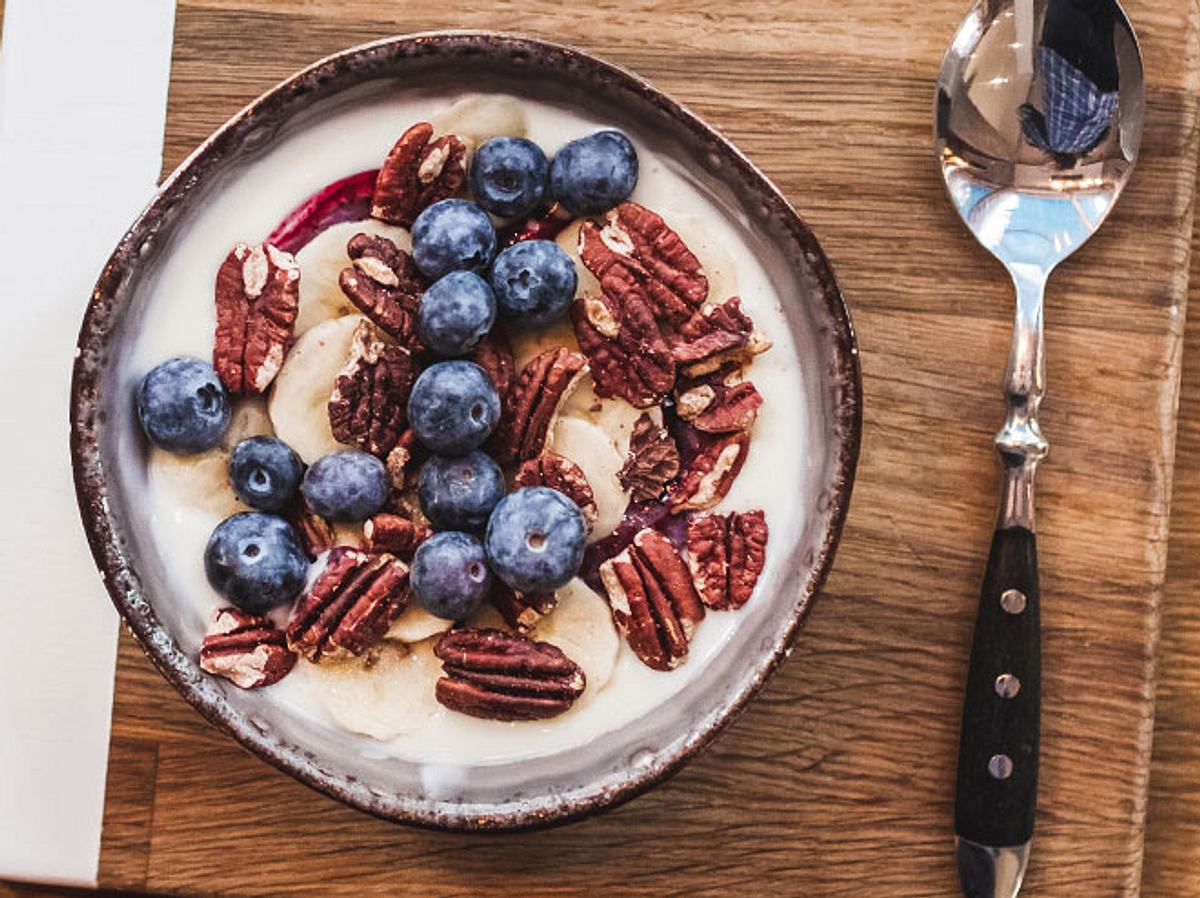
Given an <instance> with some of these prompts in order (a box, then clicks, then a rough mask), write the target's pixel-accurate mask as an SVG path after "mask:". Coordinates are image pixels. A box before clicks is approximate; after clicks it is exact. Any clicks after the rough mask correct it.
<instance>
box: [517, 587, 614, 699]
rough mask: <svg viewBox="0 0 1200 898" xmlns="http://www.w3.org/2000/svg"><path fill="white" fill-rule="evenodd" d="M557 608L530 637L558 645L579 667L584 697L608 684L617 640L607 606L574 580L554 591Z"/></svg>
mask: <svg viewBox="0 0 1200 898" xmlns="http://www.w3.org/2000/svg"><path fill="white" fill-rule="evenodd" d="M557 595H558V606H557V607H556V608H555V609H554V611H553V612H552V613H551V614H549V615H548V616H546V617H544V618H542V619H541V620H540V621H539V622H538V625H537V627H535V628H534V632H533V638H534V639H538V640H542V641H544V642H549V643H551V644H552V645H556V646H558V647H559V648H560V649H562V650H563V652H565V653H566V656H567V657H568V658H570V659H571V660H572V661H574V662H575V663H576V664H578V665H579V666H580V667H582V668H583V672H584V674H585V675H586V676H587V689H586V691H585V693H584V694H585V696H588V695H595V694H596V693H597V692H599V691H600V690H601V689H603V688H604V686H605V685H606V684H607V683H608V680H609V678H610V677H611V676H612V672H613V667H614V666H615V665H616V663H617V653H618V651H619V650H620V648H621V640H620V638H619V637H618V636H617V629H616V627H614V626H613V622H612V613H611V612H610V611H609V608H608V603H607V602H606V601H604V599H602V598H600V596H598V595H596V593H595V592H593V591H592V589H591V587H589V586H588V585H587V584H586V583H584V582H583V581H582V580H580V579H579V578H578V577H576V578H575V579H574V580H572V581H571V582H570V583H568V584H567V585H566V586H564V587H563V588H562V589H560V590H559V591H558V594H557Z"/></svg>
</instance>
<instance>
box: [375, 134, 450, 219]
mask: <svg viewBox="0 0 1200 898" xmlns="http://www.w3.org/2000/svg"><path fill="white" fill-rule="evenodd" d="M432 138H433V126H432V125H431V124H429V123H428V122H418V123H417V124H415V125H413V126H412V127H411V128H409V129H408V130H407V131H405V132H404V134H402V135H401V136H400V139H399V140H397V141H396V143H395V145H394V146H393V147H392V149H391V151H390V152H389V153H388V155H387V158H386V159H385V160H384V161H383V167H382V168H380V169H379V177H378V178H377V179H376V181H375V196H374V200H373V202H372V205H371V215H372V216H374V217H375V218H381V219H383V220H384V221H389V222H391V223H392V224H398V225H402V226H403V227H406V228H407V227H411V226H412V223H413V222H414V221H415V220H416V218H417V216H418V215H419V214H420V213H421V212H422V211H423V210H425V209H426V208H428V207H429V206H432V205H433V204H434V203H436V202H438V201H439V200H444V199H445V198H446V197H448V196H453V195H454V194H455V193H457V192H458V189H459V188H460V187H461V186H462V183H463V180H464V179H465V178H466V169H465V168H464V163H463V160H464V157H465V156H466V148H465V147H464V146H463V143H462V141H461V140H459V139H458V138H457V137H455V136H454V135H452V134H449V135H446V136H444V137H439V138H437V139H436V140H435V139H432Z"/></svg>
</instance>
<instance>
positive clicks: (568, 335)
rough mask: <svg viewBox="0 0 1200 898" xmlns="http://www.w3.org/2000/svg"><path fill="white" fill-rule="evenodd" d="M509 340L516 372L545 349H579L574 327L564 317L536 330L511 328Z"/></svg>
mask: <svg viewBox="0 0 1200 898" xmlns="http://www.w3.org/2000/svg"><path fill="white" fill-rule="evenodd" d="M509 342H510V343H511V344H512V351H513V363H514V365H515V366H516V370H517V372H518V373H519V372H520V371H521V369H522V368H524V367H525V365H526V364H527V363H528V362H529V360H530V359H532V358H533V357H534V356H538V355H541V354H542V353H543V352H545V351H546V350H547V349H553V348H554V347H556V346H567V347H569V348H570V349H574V350H578V349H579V341H578V340H576V339H575V329H574V328H572V327H571V322H570V321H569V320H568V319H566V318H563V319H561V320H559V321H556V322H554V323H553V324H551V325H550V326H549V327H543V328H537V329H536V330H525V329H523V328H511V329H510V330H509ZM589 383H590V378H589Z"/></svg>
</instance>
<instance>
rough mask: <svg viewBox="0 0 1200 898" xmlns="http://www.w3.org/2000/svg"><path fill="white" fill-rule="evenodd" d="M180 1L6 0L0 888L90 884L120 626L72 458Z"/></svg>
mask: <svg viewBox="0 0 1200 898" xmlns="http://www.w3.org/2000/svg"><path fill="white" fill-rule="evenodd" d="M174 19H175V5H174V2H173V0H6V2H5V9H4V35H3V42H2V44H0V484H2V485H3V488H2V489H0V508H2V509H3V510H2V511H0V633H3V634H4V639H3V649H0V771H2V773H0V878H11V879H30V880H47V881H54V882H64V883H72V884H92V883H94V882H95V880H96V872H97V861H98V858H99V851H100V825H101V819H102V815H103V807H104V782H105V771H106V768H107V754H108V737H109V721H110V714H111V706H112V686H113V672H114V665H115V656H116V641H117V621H116V614H115V612H114V611H113V608H112V606H111V604H110V603H109V600H108V598H107V596H106V595H105V594H104V589H103V587H102V586H101V583H100V579H99V576H98V575H97V573H96V570H95V568H94V566H93V565H92V561H91V556H90V555H89V553H88V550H87V544H86V542H85V540H84V536H83V531H82V528H81V527H80V524H79V517H78V514H77V511H76V506H75V495H74V490H73V488H72V485H71V470H70V461H69V457H68V449H67V435H68V419H67V406H68V389H69V383H70V375H71V363H72V360H73V357H74V348H75V338H76V334H77V332H78V329H79V322H80V319H81V317H82V314H83V309H84V306H85V305H86V303H87V300H88V296H89V294H90V292H91V288H92V285H93V283H94V282H95V279H96V275H97V273H98V271H99V269H100V266H101V265H102V263H103V262H104V260H105V259H106V258H107V256H108V254H109V252H111V250H112V248H113V246H114V245H115V244H116V242H117V240H118V239H119V238H120V235H121V234H122V232H123V231H124V230H125V228H126V227H128V225H129V224H130V222H131V221H132V219H133V217H134V216H135V215H136V214H137V212H138V210H139V209H140V208H141V207H142V206H143V205H145V203H146V201H147V200H148V199H149V197H150V195H151V193H152V191H153V187H154V184H155V181H156V180H157V178H158V173H159V169H160V167H161V165H162V135H163V123H164V120H165V117H166V96H167V83H168V79H169V76H170V65H171V42H172V30H173V26H174Z"/></svg>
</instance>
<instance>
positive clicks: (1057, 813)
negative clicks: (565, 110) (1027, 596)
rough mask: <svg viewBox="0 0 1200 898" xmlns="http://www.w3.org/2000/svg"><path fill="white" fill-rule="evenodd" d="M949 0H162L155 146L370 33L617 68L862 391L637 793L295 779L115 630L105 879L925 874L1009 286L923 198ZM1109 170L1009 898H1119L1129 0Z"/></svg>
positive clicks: (339, 882)
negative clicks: (593, 795) (807, 580)
mask: <svg viewBox="0 0 1200 898" xmlns="http://www.w3.org/2000/svg"><path fill="white" fill-rule="evenodd" d="M964 6H965V4H964V3H963V2H962V0H877V2H872V3H860V4H843V5H842V6H840V7H839V8H838V9H837V10H836V11H834V10H832V9H830V8H829V7H828V6H827V5H826V4H816V3H784V2H769V3H764V2H730V0H722V2H720V3H712V2H704V3H688V4H683V3H679V4H671V5H666V4H663V5H654V4H628V3H626V4H615V3H610V2H591V3H586V4H577V5H571V6H569V7H567V6H563V5H561V4H559V3H557V2H547V0H527V2H522V3H499V2H497V3H492V4H489V5H487V6H486V8H483V7H481V6H480V5H473V6H472V7H471V8H470V9H455V8H453V7H452V5H451V4H445V3H433V2H426V0H419V2H413V0H410V2H404V3H388V4H381V3H379V2H376V0H310V2H295V3H284V2H279V0H272V2H251V0H181V2H180V3H179V10H178V16H177V25H176V27H177V33H176V46H175V66H174V73H173V78H172V85H171V99H170V108H169V115H168V126H167V153H166V167H167V169H170V168H171V167H173V166H174V165H176V164H177V163H178V162H179V161H180V160H181V159H182V158H183V157H184V155H185V154H186V153H187V152H188V151H190V149H191V148H192V147H193V146H194V145H195V144H196V143H197V142H199V141H200V140H201V139H202V138H203V137H204V136H205V135H206V134H207V133H208V132H209V131H210V130H211V129H212V128H214V127H216V126H217V125H219V124H220V123H221V122H222V121H223V120H224V119H225V118H226V117H227V116H228V115H230V114H231V113H232V112H234V111H235V110H236V109H237V108H238V107H240V106H241V105H242V104H243V103H245V102H246V101H247V100H249V99H250V98H252V97H253V96H255V95H256V94H258V93H259V92H260V91H261V90H263V89H264V88H266V87H268V86H270V85H271V84H272V83H274V82H275V81H277V80H279V79H280V78H282V77H284V76H285V75H287V74H288V73H290V72H291V71H292V70H293V69H295V68H298V67H300V66H302V65H304V64H306V63H308V62H310V61H312V60H313V59H315V58H317V57H319V56H322V55H324V54H326V53H329V52H332V51H334V50H337V49H339V48H341V47H344V46H347V45H350V44H354V43H357V42H360V41H364V40H368V39H371V38H376V37H380V36H383V35H387V34H391V33H396V32H403V31H417V30H426V29H430V28H437V27H494V28H504V29H509V30H519V31H523V32H528V33H531V34H534V35H538V36H545V37H549V38H552V39H557V40H563V41H566V42H571V43H576V44H579V45H581V46H583V47H585V48H587V49H589V50H591V51H594V52H597V53H600V54H602V55H605V56H607V57H608V58H610V59H612V60H614V61H616V62H618V63H621V64H624V65H626V66H629V67H631V68H633V69H635V70H636V71H638V72H640V73H641V74H643V75H645V76H647V77H649V78H650V79H651V80H653V81H655V82H656V84H657V85H658V86H659V87H661V88H663V89H665V90H666V91H668V92H670V93H672V94H674V95H675V96H676V97H678V98H679V99H681V100H682V101H684V102H685V103H687V104H689V105H691V106H692V107H693V108H694V109H695V110H696V111H697V112H699V113H700V114H702V115H703V116H705V117H706V118H707V119H708V120H709V121H710V122H712V123H713V124H714V125H716V126H717V127H718V128H720V129H721V130H723V131H724V132H725V133H726V134H727V135H728V136H730V137H731V138H732V139H733V140H734V142H735V143H737V144H738V145H739V146H740V147H741V148H742V149H743V150H744V151H745V152H747V153H748V154H749V155H750V157H751V158H753V159H754V160H755V161H756V162H757V163H758V164H759V165H760V166H761V167H762V168H763V169H764V170H765V171H766V172H767V174H768V175H769V176H770V177H772V178H773V179H775V180H776V181H777V183H779V184H780V185H781V187H782V188H783V189H784V190H785V192H786V193H787V194H788V195H789V196H790V197H791V198H792V200H793V201H794V202H795V204H796V205H797V207H798V208H799V209H800V210H801V212H802V214H803V215H805V217H806V218H807V219H808V221H809V222H810V224H811V225H812V226H813V228H814V229H815V230H816V232H817V234H818V235H819V236H820V238H821V240H822V241H823V243H824V245H825V248H826V250H827V251H828V253H829V255H830V257H831V259H832V261H833V264H834V266H835V268H836V269H837V272H838V274H839V276H840V279H841V282H842V285H843V288H844V290H845V293H846V295H847V298H848V300H849V302H850V305H851V307H852V311H853V314H854V318H855V323H856V325H857V328H858V331H859V335H860V340H861V348H862V359H863V369H864V375H865V384H864V386H865V393H866V396H867V407H866V416H865V424H864V427H865V432H864V443H863V459H862V464H861V467H860V469H859V479H858V487H857V490H856V495H855V500H854V503H853V506H852V510H851V515H850V521H849V524H848V526H847V529H846V533H845V538H844V540H843V544H842V549H841V551H840V553H839V556H838V561H837V565H836V569H835V572H834V575H833V576H832V577H831V579H830V581H829V585H828V587H827V589H826V590H825V593H824V595H823V597H822V598H821V600H820V602H819V603H818V605H817V608H816V610H815V612H814V614H813V616H812V618H811V622H810V624H809V627H808V629H807V630H806V632H805V633H804V634H802V636H801V638H800V641H799V643H798V645H797V650H796V652H795V654H794V655H793V657H792V659H791V661H790V663H788V664H787V665H786V667H785V668H784V670H783V671H782V672H781V673H780V674H779V675H778V676H777V677H776V678H775V679H774V680H773V681H772V683H771V684H770V685H769V687H768V688H767V689H766V690H765V692H764V693H763V695H762V696H761V697H760V698H759V700H758V701H757V702H756V703H755V704H754V705H753V707H752V708H751V709H750V711H749V712H748V713H747V714H746V715H745V716H744V717H743V718H742V719H741V720H740V721H739V722H738V723H737V724H736V725H735V726H733V727H732V728H731V729H730V731H729V732H728V733H727V734H725V735H724V736H723V737H722V738H721V739H720V740H719V741H718V743H717V744H716V746H715V747H714V748H713V749H712V750H711V751H709V752H708V753H707V754H706V755H704V756H703V757H702V758H700V759H698V760H697V761H696V763H694V764H692V765H691V766H689V767H688V768H687V769H686V770H685V771H684V772H683V773H681V774H680V775H679V776H678V777H676V778H675V779H674V780H673V781H671V782H670V783H668V784H666V785H664V786H663V787H661V788H659V789H657V790H655V791H653V792H652V793H650V794H648V795H646V796H644V797H642V798H640V799H638V800H637V801H635V802H633V803H632V804H630V805H628V806H626V807H623V808H621V809H618V810H617V811H615V812H613V813H611V814H607V815H604V816H602V817H600V818H597V819H595V820H591V821H588V822H584V823H580V824H576V825H573V826H570V827H567V828H564V829H558V830H554V831H550V832H545V833H538V834H531V835H519V836H487V837H464V836H451V835H444V834H437V833H428V832H420V831H414V830H408V829H403V828H398V827H395V826H391V825H389V824H385V823H381V822H379V821H375V820H372V819H369V818H366V817H364V816H362V815H360V814H358V813H356V812H354V811H351V810H349V809H347V808H345V807H342V806H340V805H338V804H336V803H334V802H333V801H330V800H328V799H326V798H324V797H321V796H318V795H316V794H315V793H312V792H310V791H309V790H307V789H306V788H305V787H303V786H301V785H299V784H298V783H296V782H294V781H292V780H291V779H289V778H287V777H286V776H284V775H283V774H280V773H278V772H276V771H275V770H274V769H273V768H271V767H269V766H267V765H266V764H264V763H261V762H259V761H258V760H257V759H255V758H253V757H251V756H249V755H247V754H245V753H244V752H243V751H242V750H241V749H239V748H238V747H237V746H236V745H235V744H234V743H233V742H232V741H230V740H228V739H226V738H225V737H224V736H222V735H221V734H219V733H217V732H216V731H214V730H212V729H211V728H210V727H208V726H207V725H206V724H205V723H204V722H203V721H202V720H201V719H200V717H199V716H198V715H196V714H195V713H194V712H193V711H191V709H190V708H189V707H188V706H186V705H185V704H184V703H183V702H182V700H181V699H179V698H178V697H177V696H176V695H175V693H174V692H173V691H172V690H171V689H170V688H169V687H168V686H167V685H166V684H165V683H164V682H163V681H162V680H160V678H159V677H158V675H157V674H156V673H154V671H153V670H152V669H151V667H150V665H149V664H148V663H147V662H146V661H145V660H143V658H142V657H141V655H140V653H139V651H138V649H137V648H136V647H135V646H134V645H133V643H132V642H131V641H129V640H128V639H126V640H125V641H124V642H123V643H122V647H121V656H120V664H119V669H118V674H117V688H116V705H115V709H114V720H113V741H112V755H111V761H110V769H109V784H108V790H109V791H108V801H107V808H106V814H105V826H104V834H103V843H102V854H101V869H100V876H101V882H102V884H103V885H105V886H109V887H119V888H131V889H150V890H156V891H165V892H180V893H189V894H200V893H203V894H228V895H279V894H289V895H296V894H320V895H341V894H346V895H360V894H362V893H363V892H364V890H366V891H368V892H370V891H374V890H378V891H384V890H386V891H387V892H388V893H394V894H402V895H408V894H412V895H429V894H434V895H439V896H445V895H474V896H478V895H492V894H495V895H512V894H519V895H526V896H533V895H576V894H584V893H586V892H594V893H596V894H619V893H629V894H634V893H647V894H673V893H684V892H686V893H689V894H691V895H714V896H716V895H727V894H729V893H730V892H731V891H733V890H734V889H735V888H739V887H742V888H748V889H753V890H754V891H755V892H756V893H758V894H764V895H766V894H779V895H795V894H805V895H809V896H834V895H843V894H844V895H855V896H858V895H862V894H873V895H896V896H901V895H903V896H952V895H956V894H957V886H956V883H955V878H954V873H953V868H952V864H951V855H950V831H951V789H952V784H953V774H954V758H955V746H956V739H957V729H958V715H959V700H960V689H961V683H962V679H963V676H964V671H965V666H966V650H967V645H968V642H969V636H970V629H971V622H972V620H973V617H974V608H975V602H976V595H977V592H978V587H979V579H980V576H981V573H982V569H983V560H984V554H985V552H986V547H987V544H988V539H989V536H990V531H991V527H992V521H993V516H994V502H995V498H994V497H995V492H996V476H995V465H994V461H993V458H992V453H991V448H990V443H991V436H992V433H993V432H994V430H995V429H996V427H997V426H998V424H999V422H1000V420H1001V416H1002V403H1001V399H1000V391H999V386H998V385H999V381H1000V375H1001V372H1002V370H1003V364H1004V359H1005V355H1006V352H1007V344H1008V334H1009V323H1010V315H1011V306H1012V299H1011V292H1010V288H1009V287H1008V286H1007V285H1006V284H1005V282H1004V280H1003V277H1002V272H1001V270H1000V269H999V267H998V266H997V265H996V264H995V263H993V262H992V261H991V260H989V259H988V258H987V257H986V256H985V254H984V253H983V252H982V251H981V250H980V249H979V248H978V247H977V246H976V245H975V244H974V242H973V241H972V239H971V238H970V237H969V236H968V235H967V233H966V232H965V230H963V228H962V227H961V225H960V224H959V223H958V221H957V219H956V217H955V215H954V213H953V212H952V211H951V209H950V207H949V205H948V203H946V202H945V200H944V198H943V196H942V187H941V184H940V179H939V178H938V176H937V174H936V171H935V169H934V166H933V163H932V159H931V154H930V114H931V99H932V96H931V95H932V81H933V78H934V77H935V74H936V71H937V67H938V63H939V61H940V58H941V55H942V52H943V50H944V48H945V45H946V43H947V42H948V41H949V39H950V37H951V35H952V34H953V31H954V28H955V26H956V23H957V21H958V20H959V18H960V17H961V15H962V14H963V11H964ZM1129 11H1130V14H1131V16H1132V18H1133V20H1134V22H1135V25H1136V26H1137V29H1138V32H1139V35H1140V37H1141V40H1142V44H1143V48H1144V51H1145V54H1146V70H1147V89H1148V90H1147V92H1148V107H1149V108H1148V120H1147V127H1146V139H1145V145H1144V150H1143V161H1142V163H1141V165H1140V167H1139V170H1138V172H1137V175H1136V176H1135V179H1134V182H1133V184H1132V186H1131V188H1130V190H1129V191H1128V193H1127V194H1126V196H1125V198H1124V199H1123V200H1122V202H1121V204H1120V206H1119V207H1118V209H1117V211H1116V213H1115V214H1114V215H1113V218H1112V220H1111V222H1110V223H1109V225H1108V226H1106V228H1105V229H1104V231H1103V232H1102V233H1101V234H1100V235H1099V236H1098V237H1097V238H1096V239H1095V240H1094V241H1092V243H1090V244H1089V245H1088V246H1087V247H1086V249H1085V250H1084V251H1083V252H1081V253H1080V254H1079V255H1078V256H1077V257H1075V258H1074V259H1072V260H1071V261H1070V262H1069V263H1068V264H1067V265H1066V266H1065V267H1064V268H1063V270H1062V271H1061V272H1060V273H1059V274H1058V275H1056V276H1055V279H1054V281H1053V284H1052V289H1051V292H1050V298H1049V307H1048V310H1047V325H1048V337H1047V346H1048V351H1049V381H1050V395H1049V397H1048V399H1047V401H1046V405H1045V416H1044V426H1045V430H1046V433H1047V435H1048V437H1049V439H1050V441H1051V443H1052V445H1053V450H1052V454H1051V457H1050V459H1049V461H1048V463H1047V465H1046V467H1045V469H1044V472H1043V477H1042V481H1041V483H1042V490H1041V496H1040V521H1039V524H1040V531H1041V533H1040V536H1041V547H1040V548H1041V556H1042V586H1043V591H1044V596H1045V609H1044V626H1045V647H1044V654H1045V668H1046V671H1045V696H1044V707H1045V720H1044V735H1043V762H1042V763H1043V767H1042V776H1043V788H1042V812H1041V816H1040V828H1039V838H1038V841H1037V843H1036V848H1035V852H1034V857H1033V861H1032V863H1031V867H1030V872H1029V877H1028V885H1027V891H1026V894H1029V895H1047V896H1049V895H1053V896H1056V898H1070V896H1080V898H1084V896H1086V898H1097V896H1107V895H1114V896H1115V895H1131V894H1133V893H1135V892H1136V890H1137V885H1138V881H1139V875H1140V865H1141V857H1142V830H1143V821H1144V817H1145V806H1146V795H1147V779H1148V770H1149V768H1148V763H1149V756H1150V739H1151V729H1152V719H1153V718H1152V711H1153V708H1152V703H1153V694H1154V666H1155V647H1156V643H1157V634H1158V604H1159V597H1160V592H1161V587H1162V583H1163V573H1164V562H1165V554H1166V553H1165V549H1166V533H1167V505H1168V498H1169V496H1170V488H1171V459H1172V454H1173V441H1174V431H1175V423H1174V422H1175V416H1174V412H1175V405H1176V399H1177V392H1178V385H1179V358H1180V347H1181V334H1182V329H1183V322H1184V308H1185V300H1186V286H1187V259H1188V245H1189V244H1188V238H1189V233H1190V225H1191V203H1192V195H1193V189H1194V183H1195V163H1196V139H1195V138H1196V108H1197V99H1196V98H1197V94H1196V90H1197V87H1198V76H1197V71H1198V68H1197V22H1198V20H1200V10H1198V9H1197V7H1196V5H1195V3H1194V2H1188V0H1137V2H1130V3H1129Z"/></svg>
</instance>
